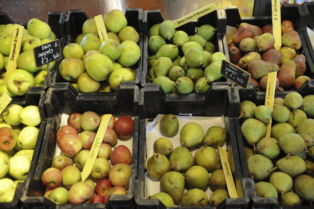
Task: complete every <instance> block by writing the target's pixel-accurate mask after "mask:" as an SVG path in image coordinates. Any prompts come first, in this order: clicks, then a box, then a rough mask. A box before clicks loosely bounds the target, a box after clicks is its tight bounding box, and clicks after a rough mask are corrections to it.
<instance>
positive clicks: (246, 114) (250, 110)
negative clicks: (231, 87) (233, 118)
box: [240, 100, 256, 119]
mask: <svg viewBox="0 0 314 209" xmlns="http://www.w3.org/2000/svg"><path fill="white" fill-rule="evenodd" d="M255 109H256V105H255V104H254V103H253V102H251V101H249V100H245V101H242V102H241V103H240V117H241V118H243V119H248V118H254V115H255Z"/></svg>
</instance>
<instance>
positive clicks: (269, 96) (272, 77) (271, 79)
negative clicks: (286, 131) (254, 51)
mask: <svg viewBox="0 0 314 209" xmlns="http://www.w3.org/2000/svg"><path fill="white" fill-rule="evenodd" d="M276 78H277V72H272V73H268V79H267V89H266V97H265V106H267V107H269V109H270V110H271V111H273V108H274V97H275V90H276V89H275V86H276ZM271 123H272V119H270V120H269V122H268V124H267V127H266V128H267V129H266V137H268V138H269V137H270V131H271Z"/></svg>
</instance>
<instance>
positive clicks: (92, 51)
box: [83, 50, 100, 63]
mask: <svg viewBox="0 0 314 209" xmlns="http://www.w3.org/2000/svg"><path fill="white" fill-rule="evenodd" d="M92 54H100V51H98V50H90V51H89V52H87V53H86V54H85V55H84V57H83V62H84V63H85V60H86V59H87V57H89V56H90V55H92Z"/></svg>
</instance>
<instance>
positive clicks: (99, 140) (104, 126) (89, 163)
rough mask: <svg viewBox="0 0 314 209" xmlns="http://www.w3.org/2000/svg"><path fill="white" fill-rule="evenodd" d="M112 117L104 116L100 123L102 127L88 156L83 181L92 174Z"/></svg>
mask: <svg viewBox="0 0 314 209" xmlns="http://www.w3.org/2000/svg"><path fill="white" fill-rule="evenodd" d="M111 117H112V115H104V116H103V117H102V120H101V121H100V125H99V128H98V131H97V134H96V136H95V139H94V142H93V145H92V148H91V150H90V152H89V154H88V158H87V161H86V163H85V166H84V169H83V172H82V181H83V182H84V181H85V180H86V179H87V177H88V176H89V174H90V173H91V172H92V170H93V167H94V164H95V160H96V158H97V155H98V153H99V149H100V146H101V144H102V141H103V139H104V136H105V133H106V131H107V128H108V125H109V123H110V120H111Z"/></svg>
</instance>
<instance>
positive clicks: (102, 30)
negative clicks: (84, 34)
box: [94, 15, 108, 43]
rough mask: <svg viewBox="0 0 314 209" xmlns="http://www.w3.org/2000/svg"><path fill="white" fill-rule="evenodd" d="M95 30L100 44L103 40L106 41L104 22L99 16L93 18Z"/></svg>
mask: <svg viewBox="0 0 314 209" xmlns="http://www.w3.org/2000/svg"><path fill="white" fill-rule="evenodd" d="M94 19H95V22H96V26H97V30H98V35H99V38H100V41H101V43H102V42H104V41H105V40H107V39H108V35H107V31H106V28H105V24H104V20H103V18H102V16H101V15H97V16H95V17H94Z"/></svg>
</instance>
